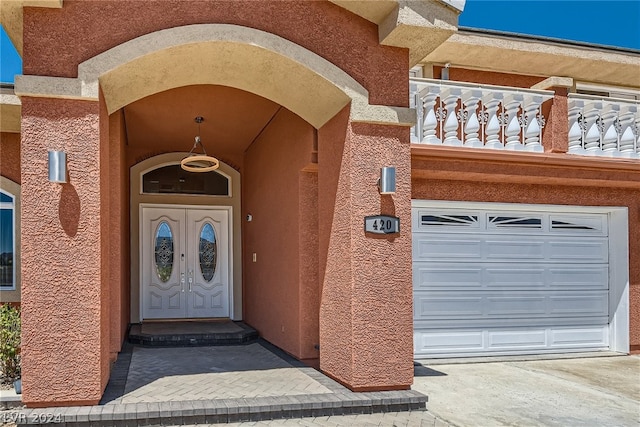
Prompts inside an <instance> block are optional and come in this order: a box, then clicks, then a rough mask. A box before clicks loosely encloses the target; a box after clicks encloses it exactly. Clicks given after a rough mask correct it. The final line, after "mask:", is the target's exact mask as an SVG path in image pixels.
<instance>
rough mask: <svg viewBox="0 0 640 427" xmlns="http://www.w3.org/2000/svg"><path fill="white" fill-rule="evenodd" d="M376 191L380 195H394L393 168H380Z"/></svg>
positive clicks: (394, 180)
mask: <svg viewBox="0 0 640 427" xmlns="http://www.w3.org/2000/svg"><path fill="white" fill-rule="evenodd" d="M378 191H380V194H395V193H396V168H395V166H385V167H383V168H380V178H379V179H378Z"/></svg>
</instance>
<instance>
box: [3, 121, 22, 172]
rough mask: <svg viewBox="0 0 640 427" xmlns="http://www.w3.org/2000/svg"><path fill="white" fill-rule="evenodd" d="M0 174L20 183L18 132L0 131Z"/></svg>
mask: <svg viewBox="0 0 640 427" xmlns="http://www.w3.org/2000/svg"><path fill="white" fill-rule="evenodd" d="M0 174H2V176H4V177H6V178H9V179H10V180H11V181H13V182H15V183H17V184H20V134H19V133H8V132H0Z"/></svg>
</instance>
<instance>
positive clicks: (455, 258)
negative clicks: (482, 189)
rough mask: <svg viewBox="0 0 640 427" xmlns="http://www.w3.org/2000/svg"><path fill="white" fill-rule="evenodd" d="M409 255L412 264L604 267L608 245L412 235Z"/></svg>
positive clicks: (587, 240)
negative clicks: (598, 264) (589, 265)
mask: <svg viewBox="0 0 640 427" xmlns="http://www.w3.org/2000/svg"><path fill="white" fill-rule="evenodd" d="M413 254H414V255H413V259H414V260H415V261H421V260H424V261H434V260H441V261H452V262H460V261H469V262H477V261H487V262H510V263H513V262H515V263H520V262H527V263H532V262H536V263H548V262H552V263H556V262H557V263H573V264H589V263H594V262H595V263H608V261H609V256H608V254H609V245H608V241H607V238H604V237H579V238H576V237H573V236H544V235H543V236H501V235H496V234H478V235H476V236H469V235H465V234H460V233H457V234H446V233H445V234H427V233H414V235H413Z"/></svg>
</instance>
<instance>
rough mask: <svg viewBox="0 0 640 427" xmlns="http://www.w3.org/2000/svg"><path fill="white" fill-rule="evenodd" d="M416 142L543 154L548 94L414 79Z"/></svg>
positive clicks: (551, 93)
mask: <svg viewBox="0 0 640 427" xmlns="http://www.w3.org/2000/svg"><path fill="white" fill-rule="evenodd" d="M410 88H411V106H415V108H416V111H417V115H418V117H417V123H416V125H415V126H414V127H413V128H412V132H411V142H415V143H422V144H434V145H444V146H454V147H456V146H457V147H459V146H463V147H468V148H492V149H498V150H513V151H530V152H542V151H543V148H542V128H543V127H544V123H545V119H544V117H543V116H542V113H541V111H542V104H543V103H544V102H545V101H547V100H549V99H551V98H553V92H552V91H547V90H530V89H519V88H513V87H503V86H489V85H478V84H475V83H463V82H452V81H443V80H433V79H422V78H411V79H410Z"/></svg>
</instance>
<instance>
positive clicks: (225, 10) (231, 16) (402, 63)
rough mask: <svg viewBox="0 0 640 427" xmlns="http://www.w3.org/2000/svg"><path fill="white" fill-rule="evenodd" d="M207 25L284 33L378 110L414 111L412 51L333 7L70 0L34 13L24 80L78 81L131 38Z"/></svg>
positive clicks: (29, 17)
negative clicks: (96, 60)
mask: <svg viewBox="0 0 640 427" xmlns="http://www.w3.org/2000/svg"><path fill="white" fill-rule="evenodd" d="M204 22H218V23H227V24H236V25H242V26H246V27H250V28H256V29H259V30H263V31H266V32H270V33H273V34H276V35H279V36H281V37H283V38H285V39H287V40H290V41H292V42H294V43H296V44H299V45H300V46H302V47H304V48H306V49H309V50H311V51H312V52H315V53H317V54H318V55H320V56H322V57H324V58H325V59H327V60H328V61H329V62H331V63H333V64H335V65H337V66H338V67H340V68H342V69H343V70H344V71H346V72H347V74H349V75H351V76H352V77H353V78H354V79H355V80H356V81H358V82H359V83H360V84H361V85H363V86H364V87H365V88H367V89H368V90H369V92H370V102H371V103H372V104H385V105H396V106H407V105H408V86H407V80H408V75H407V73H406V68H407V67H408V50H407V49H403V48H395V47H389V46H380V45H379V44H378V28H377V26H376V25H375V24H373V23H371V22H369V21H367V20H365V19H363V18H360V17H358V16H356V15H354V14H352V13H350V12H348V11H346V10H344V9H342V8H341V7H339V6H337V5H334V4H331V3H328V2H327V3H325V2H293V1H260V2H256V1H233V2H219V3H216V4H215V6H214V5H213V4H211V3H209V2H206V1H179V0H165V1H157V2H131V1H122V0H111V1H92V2H85V1H73V0H67V1H65V2H64V5H63V8H62V9H41V8H27V9H25V11H24V46H25V49H24V56H23V58H24V74H34V75H48V76H59V77H75V76H76V74H77V67H78V65H79V64H80V63H82V62H84V61H86V60H88V59H90V58H92V57H94V56H96V55H97V54H99V53H102V52H104V51H106V50H108V49H110V48H112V47H114V46H117V45H119V44H121V43H124V42H126V41H127V40H131V39H133V38H136V37H139V36H141V35H144V34H148V33H150V32H153V31H157V30H160V29H165V28H171V27H177V26H182V25H189V24H195V23H204ZM336 46H340V49H336ZM51 52H56V54H55V55H51Z"/></svg>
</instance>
